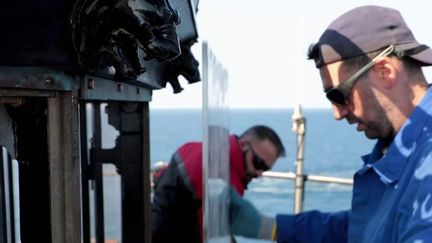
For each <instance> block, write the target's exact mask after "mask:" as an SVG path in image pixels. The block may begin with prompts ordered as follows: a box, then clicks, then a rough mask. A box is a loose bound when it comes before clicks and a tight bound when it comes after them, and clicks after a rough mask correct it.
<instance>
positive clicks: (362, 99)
mask: <svg viewBox="0 0 432 243" xmlns="http://www.w3.org/2000/svg"><path fill="white" fill-rule="evenodd" d="M309 59H313V60H314V61H315V65H316V67H317V68H318V69H319V72H320V75H321V79H322V84H323V88H324V92H325V95H326V97H327V98H328V99H329V101H330V102H331V104H332V107H333V113H334V117H335V119H336V120H343V119H346V120H347V121H348V122H349V123H350V124H357V130H358V131H360V132H364V133H365V135H366V137H368V138H370V139H378V142H377V144H376V145H375V147H374V149H373V151H372V153H370V154H369V155H366V156H363V158H362V159H363V167H362V168H361V169H360V170H359V171H357V172H356V173H355V175H354V186H353V197H352V208H351V210H350V211H342V212H335V213H322V212H319V211H310V212H304V213H301V214H298V215H276V217H275V218H274V219H273V220H274V221H273V222H274V224H269V223H268V222H269V220H268V218H267V220H263V219H264V218H266V217H264V216H262V215H260V214H259V213H258V212H257V211H256V209H255V208H254V207H253V206H252V204H251V203H250V202H248V201H246V200H244V199H242V198H240V197H238V196H237V195H236V193H235V192H232V194H231V195H232V203H231V206H232V207H231V215H230V216H231V223H232V225H231V229H232V231H233V233H234V234H238V235H243V236H246V237H257V236H258V232H262V231H263V228H269V227H272V228H273V229H274V230H273V234H268V235H267V236H266V237H265V238H268V239H270V238H272V239H273V240H277V242H368V243H369V242H377V243H378V242H379V243H381V242H413V243H420V242H432V90H431V89H430V88H429V85H428V83H427V81H426V78H425V76H424V74H423V72H422V66H429V65H432V50H431V49H430V48H429V47H428V46H426V45H422V44H420V43H418V42H417V40H416V39H415V38H414V36H413V34H412V32H411V30H410V29H409V27H408V26H407V25H406V23H405V21H404V20H403V18H402V16H401V15H400V13H399V12H398V11H397V10H394V9H390V8H385V7H380V6H363V7H358V8H355V9H353V10H351V11H348V12H347V13H345V14H343V15H342V16H340V17H339V18H337V19H336V20H335V21H333V22H332V23H331V24H330V26H329V27H328V28H327V29H326V30H325V31H324V33H323V34H322V35H321V37H320V39H319V41H318V43H316V44H314V45H313V46H311V48H310V50H309ZM263 222H266V223H263ZM246 225H247V227H246ZM266 232H269V231H268V230H267V231H266Z"/></svg>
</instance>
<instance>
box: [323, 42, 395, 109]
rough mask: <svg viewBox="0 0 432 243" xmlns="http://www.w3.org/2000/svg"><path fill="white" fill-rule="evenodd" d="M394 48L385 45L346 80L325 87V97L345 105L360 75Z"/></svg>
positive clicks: (334, 102)
mask: <svg viewBox="0 0 432 243" xmlns="http://www.w3.org/2000/svg"><path fill="white" fill-rule="evenodd" d="M394 50H395V48H394V45H391V46H389V47H387V48H386V49H385V50H384V51H382V52H381V53H380V54H378V55H377V56H376V57H375V58H374V59H372V60H371V61H370V62H369V63H368V64H366V65H365V66H363V67H362V68H361V69H360V70H358V71H357V72H355V73H354V74H353V75H352V76H351V77H349V78H348V79H347V80H345V81H344V82H342V83H340V84H339V85H338V86H336V87H334V88H328V89H325V90H324V92H325V94H326V97H327V99H328V100H330V102H332V103H333V104H337V105H346V104H347V97H348V95H349V93H350V92H351V89H352V88H353V86H354V84H355V82H356V81H357V80H358V79H359V78H360V76H362V75H363V74H364V73H366V72H367V71H369V69H371V68H372V67H373V66H374V65H375V63H376V62H377V61H378V60H379V59H380V58H383V57H386V56H388V55H390V54H391V53H392V52H393V51H394Z"/></svg>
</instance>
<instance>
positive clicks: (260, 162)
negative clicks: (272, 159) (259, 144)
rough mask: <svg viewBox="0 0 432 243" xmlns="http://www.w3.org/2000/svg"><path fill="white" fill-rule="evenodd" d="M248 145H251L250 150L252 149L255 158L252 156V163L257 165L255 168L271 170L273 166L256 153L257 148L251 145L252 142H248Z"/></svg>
mask: <svg viewBox="0 0 432 243" xmlns="http://www.w3.org/2000/svg"><path fill="white" fill-rule="evenodd" d="M247 145H248V146H249V148H250V150H251V151H252V155H253V158H252V164H253V166H254V167H255V169H257V170H262V171H267V170H270V169H271V167H270V166H268V165H267V164H266V162H265V161H264V160H263V159H261V158H260V157H259V156H258V155H257V154H256V153H255V150H254V149H253V147H252V145H251V144H250V143H247Z"/></svg>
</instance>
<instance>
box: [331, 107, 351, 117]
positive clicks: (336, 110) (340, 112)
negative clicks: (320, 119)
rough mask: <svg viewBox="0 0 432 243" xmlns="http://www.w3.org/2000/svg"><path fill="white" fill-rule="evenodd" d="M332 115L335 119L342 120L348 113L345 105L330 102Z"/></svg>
mask: <svg viewBox="0 0 432 243" xmlns="http://www.w3.org/2000/svg"><path fill="white" fill-rule="evenodd" d="M332 108H333V116H334V118H335V119H336V120H342V119H344V118H345V117H346V116H347V115H348V107H347V105H336V104H332Z"/></svg>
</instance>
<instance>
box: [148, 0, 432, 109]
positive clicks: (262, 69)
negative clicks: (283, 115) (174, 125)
mask: <svg viewBox="0 0 432 243" xmlns="http://www.w3.org/2000/svg"><path fill="white" fill-rule="evenodd" d="M369 4H373V5H381V6H387V7H392V8H396V9H398V10H399V11H400V12H401V14H402V16H403V17H404V18H405V21H406V22H407V23H408V26H410V27H411V29H412V31H413V32H414V35H415V37H416V38H417V40H418V41H419V42H421V43H423V44H427V45H429V46H432V31H431V27H430V24H428V23H430V21H431V18H430V15H431V12H430V11H431V9H432V2H430V1H426V0H424V1H423V0H410V1H407V0H373V1H366V0H346V1H342V0H325V1H322V0H321V1H320V0H266V1H262V0H261V1H258V0H200V3H199V12H198V14H197V16H196V20H197V25H198V31H199V35H200V38H199V41H200V42H199V43H196V44H195V46H194V48H193V51H194V53H195V56H196V58H197V59H198V60H200V59H201V50H200V45H201V41H203V40H207V41H208V43H209V46H210V47H211V48H212V50H213V51H214V53H215V54H216V56H217V57H218V59H219V60H220V62H222V63H223V65H224V66H225V67H226V68H227V70H228V73H229V88H228V89H229V91H228V94H227V96H228V103H229V107H230V108H291V107H294V106H295V105H297V104H301V105H302V106H303V107H306V108H310V107H330V104H329V103H328V102H327V101H326V100H325V98H324V95H323V92H322V87H321V81H320V78H319V74H318V72H317V70H316V69H315V68H314V65H313V63H312V62H311V61H307V60H306V52H307V48H308V46H309V44H311V43H312V42H315V41H316V40H318V38H319V36H320V35H321V33H322V32H323V31H324V29H325V28H326V27H327V26H328V25H329V24H330V22H331V21H332V20H333V19H335V18H337V17H338V16H340V15H341V14H343V13H344V12H346V11H348V10H350V9H352V8H354V7H357V6H362V5H369ZM425 73H426V75H427V77H428V79H429V80H431V81H432V67H431V68H426V69H425ZM181 82H182V86H183V87H184V90H183V92H182V93H180V94H173V93H172V89H171V87H169V86H167V88H166V89H162V90H156V91H154V93H153V101H152V102H151V103H150V107H151V108H201V104H202V96H201V92H202V85H201V84H202V83H201V82H199V83H195V84H187V82H186V81H185V80H181Z"/></svg>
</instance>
